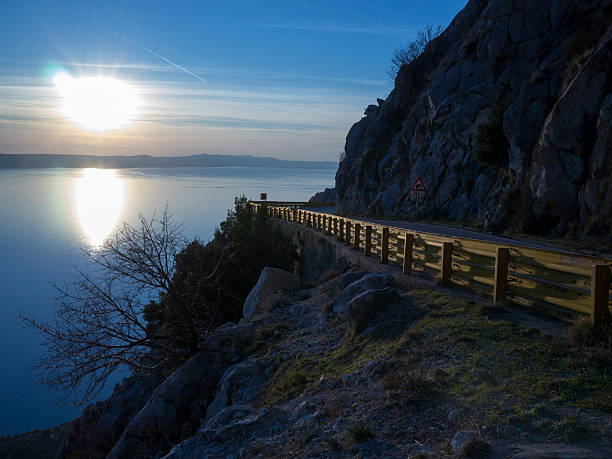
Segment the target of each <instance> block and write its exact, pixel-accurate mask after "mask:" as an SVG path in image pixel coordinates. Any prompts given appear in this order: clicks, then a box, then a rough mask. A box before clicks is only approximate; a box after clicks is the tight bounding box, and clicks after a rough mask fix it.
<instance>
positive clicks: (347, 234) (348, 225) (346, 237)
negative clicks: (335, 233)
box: [344, 220, 351, 245]
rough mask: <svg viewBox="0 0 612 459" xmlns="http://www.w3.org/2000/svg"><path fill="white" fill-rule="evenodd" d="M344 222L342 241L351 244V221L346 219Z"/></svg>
mask: <svg viewBox="0 0 612 459" xmlns="http://www.w3.org/2000/svg"><path fill="white" fill-rule="evenodd" d="M344 223H345V224H346V228H345V229H344V232H345V235H344V243H345V244H346V245H351V222H350V221H348V220H347V221H346V222H344Z"/></svg>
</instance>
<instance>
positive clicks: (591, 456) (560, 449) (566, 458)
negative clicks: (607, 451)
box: [512, 443, 605, 459]
mask: <svg viewBox="0 0 612 459" xmlns="http://www.w3.org/2000/svg"><path fill="white" fill-rule="evenodd" d="M513 449H514V450H517V449H518V450H519V451H518V452H516V453H514V454H513V455H512V459H548V458H554V459H578V458H580V459H601V458H603V457H605V456H603V455H601V454H598V453H595V452H594V451H591V450H588V449H586V448H580V447H577V446H573V445H568V444H561V443H541V444H540V443H537V444H529V445H515V446H513Z"/></svg>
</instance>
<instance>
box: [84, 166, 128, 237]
mask: <svg viewBox="0 0 612 459" xmlns="http://www.w3.org/2000/svg"><path fill="white" fill-rule="evenodd" d="M124 198H125V183H124V181H123V179H121V178H120V177H119V176H118V175H117V171H115V170H112V169H110V170H109V169H85V170H84V171H83V175H81V176H80V177H78V178H77V179H75V184H74V205H75V210H76V214H77V217H78V220H79V223H80V225H81V228H82V229H83V231H84V233H85V235H86V236H87V238H88V239H89V243H90V244H91V246H92V247H93V248H98V247H100V246H101V245H102V243H103V242H104V240H105V239H106V238H107V237H108V235H109V234H110V233H111V231H112V230H113V228H114V227H115V225H116V224H117V223H118V221H119V216H120V215H121V211H122V209H123V203H124Z"/></svg>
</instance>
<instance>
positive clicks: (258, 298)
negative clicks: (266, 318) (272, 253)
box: [242, 267, 300, 319]
mask: <svg viewBox="0 0 612 459" xmlns="http://www.w3.org/2000/svg"><path fill="white" fill-rule="evenodd" d="M299 285H300V279H299V278H298V277H297V276H296V275H295V274H292V273H290V272H287V271H284V270H282V269H278V268H270V267H266V268H264V269H262V271H261V274H260V275H259V279H258V280H257V284H255V286H254V287H253V289H252V290H251V292H250V293H249V295H248V296H247V299H246V300H245V302H244V307H243V308H242V315H243V316H244V318H245V319H249V318H251V317H253V316H254V315H257V314H262V313H265V312H269V311H270V310H271V309H272V307H273V306H274V304H275V303H276V302H277V301H278V300H279V299H280V298H282V297H283V296H285V295H286V294H287V293H289V292H292V291H294V290H296V289H297V288H298V287H299Z"/></svg>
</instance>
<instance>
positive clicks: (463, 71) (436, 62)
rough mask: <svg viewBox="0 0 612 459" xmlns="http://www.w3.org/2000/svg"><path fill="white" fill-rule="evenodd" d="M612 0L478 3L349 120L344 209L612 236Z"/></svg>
mask: <svg viewBox="0 0 612 459" xmlns="http://www.w3.org/2000/svg"><path fill="white" fill-rule="evenodd" d="M611 24H612V1H611V0H470V1H469V2H468V3H467V5H466V6H465V8H464V9H463V10H462V11H461V12H460V13H459V14H458V15H457V16H456V17H455V19H454V20H453V21H452V23H451V24H450V25H449V27H448V28H447V29H446V30H445V31H444V32H443V33H442V35H441V36H440V37H439V38H437V39H435V40H433V41H432V42H430V44H429V45H428V46H427V48H426V49H425V51H424V52H423V53H422V54H421V56H420V57H419V58H417V59H416V60H415V61H413V62H412V63H410V64H407V65H404V66H403V67H402V68H401V69H400V71H399V72H398V75H397V78H396V80H395V87H394V88H393V90H392V91H391V93H390V94H389V96H388V97H387V99H386V100H384V101H383V100H381V99H379V100H378V104H377V105H370V106H368V107H367V109H366V110H365V116H364V117H363V118H362V119H361V120H360V121H358V122H357V123H355V124H354V125H353V127H352V128H351V129H350V131H349V133H348V135H347V138H346V146H345V155H344V158H343V159H342V161H341V162H340V165H339V169H338V172H337V174H336V190H337V193H338V205H339V210H340V211H341V212H343V213H346V214H370V215H374V214H384V215H387V216H396V217H402V216H412V215H413V211H414V205H415V203H414V202H413V201H412V200H411V193H410V185H411V184H412V183H413V181H414V180H415V179H416V178H417V177H418V176H422V177H423V178H424V181H425V184H426V186H427V187H428V194H427V198H426V200H425V202H424V203H422V204H423V205H421V207H420V209H419V213H420V214H421V215H424V216H426V217H431V218H440V219H448V220H463V221H466V220H467V221H469V220H471V221H478V220H482V219H483V217H484V214H485V213H487V212H488V213H489V215H490V218H491V221H492V222H493V225H494V226H495V225H496V226H497V227H498V228H502V227H508V226H514V227H515V229H517V230H520V231H525V232H535V233H543V234H553V235H559V236H566V235H575V236H582V237H586V236H590V235H593V236H596V237H598V238H599V239H600V240H602V237H603V239H604V240H607V243H608V244H612V239H610V236H609V233H610V222H611V218H612V186H610V180H611V175H612V161H611V159H612V130H611V127H612V125H611V123H612V78H611V77H612V30H611V29H610V25H611Z"/></svg>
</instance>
